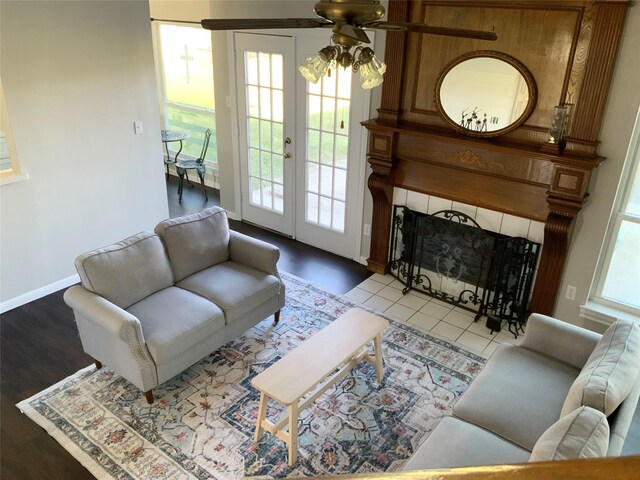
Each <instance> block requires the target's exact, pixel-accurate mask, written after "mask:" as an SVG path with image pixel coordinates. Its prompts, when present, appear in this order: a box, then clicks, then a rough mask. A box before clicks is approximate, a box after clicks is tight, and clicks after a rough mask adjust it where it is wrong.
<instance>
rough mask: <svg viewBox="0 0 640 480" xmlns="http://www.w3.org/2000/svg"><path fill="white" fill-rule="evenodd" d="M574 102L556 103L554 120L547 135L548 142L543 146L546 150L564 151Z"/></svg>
mask: <svg viewBox="0 0 640 480" xmlns="http://www.w3.org/2000/svg"><path fill="white" fill-rule="evenodd" d="M572 107H573V105H572V104H569V103H568V104H563V105H556V106H555V107H553V120H552V121H551V128H549V133H548V136H547V142H546V143H545V145H544V146H543V147H544V148H543V149H544V150H550V151H553V152H558V153H562V152H563V151H564V147H565V145H566V142H565V140H564V137H565V133H566V132H567V130H568V125H569V119H570V118H571V109H572Z"/></svg>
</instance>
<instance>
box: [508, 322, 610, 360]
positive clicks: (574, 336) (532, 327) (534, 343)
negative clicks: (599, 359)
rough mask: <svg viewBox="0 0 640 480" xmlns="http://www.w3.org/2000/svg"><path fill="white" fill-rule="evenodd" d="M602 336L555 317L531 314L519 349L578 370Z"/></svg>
mask: <svg viewBox="0 0 640 480" xmlns="http://www.w3.org/2000/svg"><path fill="white" fill-rule="evenodd" d="M600 337H601V335H600V334H598V333H595V332H592V331H591V330H587V329H586V328H582V327H578V326H576V325H572V324H570V323H567V322H563V321H562V320H558V319H557V318H553V317H548V316H546V315H540V314H539V313H533V314H531V316H530V317H529V319H528V320H527V327H526V329H525V334H524V337H523V339H522V344H521V346H522V347H523V348H526V349H528V350H532V351H534V352H538V353H542V354H543V355H547V356H549V357H552V358H555V359H556V360H560V361H561V362H565V363H568V364H569V365H572V366H574V367H576V368H578V369H581V368H582V367H583V366H584V364H585V363H586V361H587V359H588V358H589V355H591V352H592V351H593V349H594V348H595V346H596V343H598V340H600Z"/></svg>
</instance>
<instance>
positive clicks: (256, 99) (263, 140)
mask: <svg viewBox="0 0 640 480" xmlns="http://www.w3.org/2000/svg"><path fill="white" fill-rule="evenodd" d="M322 33H325V34H324V35H321V36H319V35H311V34H307V35H305V36H297V37H289V36H287V37H285V36H274V35H260V34H248V33H236V34H235V55H236V93H237V98H238V123H239V137H240V148H239V150H240V158H241V165H240V172H241V183H242V188H241V191H242V217H243V219H246V220H247V221H250V222H252V223H256V224H258V225H261V226H264V227H267V228H269V229H272V230H275V231H278V232H281V233H283V234H285V235H288V236H291V237H293V238H296V239H298V240H300V241H302V242H304V243H307V244H310V245H313V246H316V247H319V248H322V249H324V250H328V251H331V252H333V253H337V254H339V255H343V256H346V257H349V258H357V256H358V251H357V250H358V243H359V242H358V240H359V238H360V231H359V226H360V225H361V223H362V211H361V206H362V196H363V184H364V181H363V168H364V164H365V160H364V149H363V145H362V138H363V133H362V130H363V129H362V127H361V126H360V124H359V122H360V121H361V120H363V119H365V118H367V116H366V115H367V113H368V112H366V111H365V95H364V93H363V90H362V89H360V88H359V87H357V86H356V87H355V88H352V75H353V74H352V72H351V70H343V69H342V68H338V69H335V70H333V71H332V72H331V75H330V76H326V75H325V77H323V79H321V80H320V81H319V82H318V83H317V84H311V83H309V82H307V81H306V80H305V79H304V78H303V77H302V76H301V75H298V73H297V68H296V65H299V64H301V63H303V62H304V60H305V59H306V58H307V57H309V56H311V55H313V54H314V53H316V52H317V51H318V50H319V49H320V48H322V47H323V46H324V44H325V43H326V42H327V36H326V32H322Z"/></svg>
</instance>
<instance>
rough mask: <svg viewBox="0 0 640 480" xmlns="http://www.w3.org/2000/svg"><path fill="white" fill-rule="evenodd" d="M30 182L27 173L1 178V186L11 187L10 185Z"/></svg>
mask: <svg viewBox="0 0 640 480" xmlns="http://www.w3.org/2000/svg"><path fill="white" fill-rule="evenodd" d="M24 180H29V174H28V173H27V172H21V173H16V174H15V175H7V176H0V185H9V184H10V183H16V182H22V181H24Z"/></svg>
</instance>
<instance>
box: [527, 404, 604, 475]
mask: <svg viewBox="0 0 640 480" xmlns="http://www.w3.org/2000/svg"><path fill="white" fill-rule="evenodd" d="M608 447H609V424H608V423H607V417H606V416H605V415H604V413H602V412H600V411H598V410H595V409H593V408H590V407H580V408H578V409H576V410H574V411H573V412H571V413H569V414H568V415H565V416H564V417H562V418H561V419H560V420H558V421H557V422H556V423H554V424H553V425H551V426H550V427H549V428H548V429H547V430H546V431H545V432H544V433H543V434H542V436H541V437H540V439H539V440H538V441H537V442H536V444H535V446H534V447H533V450H532V452H531V458H530V459H529V461H531V462H544V461H549V460H570V459H575V458H593V457H604V456H605V455H606V453H607V448H608Z"/></svg>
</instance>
